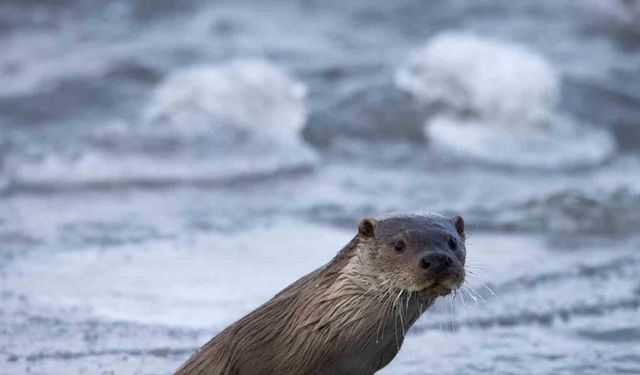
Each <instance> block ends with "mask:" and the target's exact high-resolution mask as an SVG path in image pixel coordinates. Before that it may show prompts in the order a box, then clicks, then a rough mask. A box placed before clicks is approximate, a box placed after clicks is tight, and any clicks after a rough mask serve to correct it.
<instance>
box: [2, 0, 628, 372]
mask: <svg viewBox="0 0 640 375" xmlns="http://www.w3.org/2000/svg"><path fill="white" fill-rule="evenodd" d="M639 9H640V6H638V5H637V3H636V2H629V1H599V0H590V1H585V2H571V1H539V2H525V1H507V0H504V1H499V0H496V1H481V2H478V1H471V0H464V1H463V0H457V1H432V2H420V1H408V0H407V1H395V2H392V3H389V4H377V5H375V6H374V5H372V4H371V3H370V2H364V1H362V2H360V1H349V2H338V1H335V2H334V1H304V2H303V1H298V2H295V1H284V0H283V1H270V2H259V3H258V2H256V3H250V2H245V1H240V2H238V1H234V2H231V1H229V2H225V1H221V2H215V3H209V2H201V1H195V0H193V1H185V2H180V3H179V5H176V4H175V3H173V2H169V1H166V2H165V1H135V2H125V1H99V2H92V4H90V5H89V4H85V2H81V1H73V0H70V1H56V2H50V1H47V2H44V1H42V2H41V1H29V2H4V3H2V4H0V48H1V50H2V51H3V53H2V54H0V82H1V83H2V84H1V85H0V301H1V302H0V363H1V365H0V374H4V373H7V374H15V373H41V374H57V373H60V374H62V373H69V372H71V373H91V374H94V373H104V374H108V373H140V374H167V373H170V372H171V371H172V370H173V369H174V368H175V367H176V366H177V365H179V364H180V363H181V362H182V361H183V360H184V359H185V358H186V357H187V356H188V355H189V353H190V352H191V351H192V350H194V349H195V348H196V347H198V346H199V345H201V344H202V343H204V342H205V341H206V340H208V339H209V338H210V337H211V336H212V335H213V334H215V333H216V332H218V331H220V330H221V329H223V328H224V327H225V326H226V325H228V324H229V323H231V322H233V321H234V320H235V319H237V318H239V317H240V316H241V315H242V314H244V313H246V312H248V311H250V310H251V309H253V308H255V307H256V306H258V305H260V304H261V303H262V302H264V301H265V300H266V299H268V298H269V297H270V296H272V295H273V294H274V293H275V292H277V291H278V290H280V289H281V288H283V287H285V286H286V285H288V284H289V283H290V282H292V281H293V280H295V279H296V278H297V277H300V276H302V275H304V274H306V273H307V272H309V271H311V270H313V269H314V268H316V267H317V266H319V265H321V264H323V263H324V262H326V261H327V260H328V259H330V258H331V257H332V256H333V254H335V253H336V252H337V251H338V250H339V249H340V248H341V247H342V246H343V245H344V244H345V243H346V242H347V241H348V240H349V239H350V238H351V236H353V234H354V233H355V223H356V222H357V220H358V219H359V218H360V217H362V216H368V215H377V214H379V213H383V212H388V211H405V210H411V211H414V210H430V211H435V212H441V213H443V214H462V215H463V216H464V217H465V221H466V222H467V223H468V226H469V231H470V233H471V238H470V240H469V244H468V246H467V247H468V249H469V250H468V252H469V268H468V270H469V271H470V272H472V273H473V274H471V275H470V276H469V278H468V284H469V285H468V287H465V290H464V291H459V292H458V293H457V295H456V297H455V299H453V301H451V300H450V299H449V298H446V299H443V300H442V301H440V302H439V303H438V304H437V305H436V306H434V307H433V308H432V309H430V310H429V311H428V312H427V313H426V314H425V315H424V316H423V317H422V318H421V319H420V320H419V321H418V323H417V325H416V326H415V327H414V329H413V330H412V331H411V332H410V333H409V336H408V337H407V340H406V342H405V345H404V347H403V349H402V350H401V352H400V354H399V356H398V357H397V358H396V360H394V361H393V362H392V363H391V364H390V365H389V366H388V367H387V368H385V369H384V370H383V371H382V372H381V373H385V374H460V373H464V374H516V373H533V374H564V373H566V374H576V373H580V374H608V373H640V350H639V349H638V348H639V347H640V331H639V330H638V327H639V326H640V321H639V320H638V319H639V317H640V314H639V313H638V310H639V308H640V274H639V271H638V270H639V269H640V267H638V264H639V263H640V255H639V254H640V253H639V249H640V237H639V236H638V235H637V229H638V227H639V226H640V214H638V212H640V185H638V181H640V158H639V155H638V150H639V149H640V32H638V30H640V21H639V20H640V18H638V14H640V13H639ZM443 61H446V62H447V63H446V64H443V63H442V62H443ZM514 62H517V64H516V63H514Z"/></svg>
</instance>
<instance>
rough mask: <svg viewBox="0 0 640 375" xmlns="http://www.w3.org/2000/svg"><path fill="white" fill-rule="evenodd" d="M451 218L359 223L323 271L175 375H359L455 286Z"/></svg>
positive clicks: (460, 277)
mask: <svg viewBox="0 0 640 375" xmlns="http://www.w3.org/2000/svg"><path fill="white" fill-rule="evenodd" d="M465 259H466V248H465V231H464V220H463V219H462V217H460V216H455V217H453V218H447V217H444V216H441V215H437V214H430V213H429V214H421V213H410V214H391V215H386V216H382V217H378V218H364V219H362V220H360V222H359V223H358V232H357V234H356V235H355V236H354V237H353V239H352V240H351V241H350V242H349V243H348V244H347V245H346V246H345V247H344V248H343V249H342V250H340V251H339V252H338V254H337V255H336V256H335V257H334V258H333V259H332V260H331V261H330V262H329V263H327V264H325V265H324V266H322V267H320V268H318V269H317V270H315V271H313V272H311V273H310V274H308V275H306V276H304V277H302V278H301V279H299V280H298V281H296V282H295V283H293V284H291V285H290V286H288V287H287V288H285V289H284V290H282V291H281V292H279V293H278V294H276V295H275V296H274V297H273V298H272V299H271V300H269V301H268V302H266V303H265V304H263V305H262V306H260V307H259V308H257V309H256V310H255V311H253V312H251V313H249V314H248V315H247V316H245V317H244V318H242V319H240V320H238V321H237V322H235V323H233V324H232V325H230V326H229V327H227V328H226V329H224V330H223V331H222V332H220V333H219V334H218V335H216V336H215V337H214V338H213V339H211V341H209V342H208V343H206V344H205V345H204V346H202V347H201V348H200V349H199V350H198V351H196V352H195V353H194V354H193V355H192V356H191V357H190V358H189V359H188V360H187V361H186V362H185V363H184V364H183V365H182V366H181V367H180V368H179V369H178V370H177V371H176V372H175V375H221V374H222V375H247V374H250V375H267V374H309V375H311V374H314V375H320V374H331V375H336V374H337V375H342V374H344V375H346V374H349V375H368V374H373V373H375V372H376V371H378V370H380V369H381V368H383V367H384V366H386V365H387V364H388V363H389V362H391V360H392V359H393V358H394V357H395V356H396V354H397V353H398V351H399V350H400V347H401V346H402V342H403V340H404V337H405V333H406V331H407V330H408V329H409V328H410V327H411V326H412V325H413V324H414V323H415V321H416V320H417V319H418V318H419V317H420V315H421V314H422V313H423V312H424V311H425V310H426V309H427V308H429V307H430V306H431V305H432V304H433V302H434V300H435V299H436V298H437V297H438V296H444V295H447V294H449V293H451V292H452V291H454V290H455V289H457V288H458V287H460V285H461V284H462V283H463V281H464V277H465V268H464V264H465Z"/></svg>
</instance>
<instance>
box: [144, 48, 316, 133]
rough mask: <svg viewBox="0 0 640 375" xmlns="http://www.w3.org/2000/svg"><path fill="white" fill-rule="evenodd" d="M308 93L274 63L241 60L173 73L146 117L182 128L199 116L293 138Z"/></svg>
mask: <svg viewBox="0 0 640 375" xmlns="http://www.w3.org/2000/svg"><path fill="white" fill-rule="evenodd" d="M305 97H306V88H305V86H304V84H302V83H301V82H299V81H296V80H295V79H293V78H291V77H289V76H288V75H287V74H286V73H285V72H283V71H282V70H280V69H279V68H278V67H276V66H274V65H273V64H270V63H268V62H266V61H262V60H237V61H234V62H231V63H228V64H224V65H209V66H199V67H193V68H189V69H186V70H183V71H178V72H176V73H174V74H172V75H171V76H169V78H167V79H166V80H165V82H164V83H162V84H161V85H160V87H158V89H157V90H156V92H155V94H154V96H153V99H152V101H151V103H150V105H149V107H148V108H147V111H146V113H145V119H146V121H147V122H148V123H152V124H154V123H158V122H160V123H161V124H163V125H168V126H173V127H177V128H178V129H184V128H186V127H189V126H190V123H191V122H192V121H191V119H192V118H193V117H194V116H198V117H205V118H209V119H211V120H212V121H220V122H225V123H228V124H230V125H232V126H238V127H242V128H252V129H256V130H259V129H264V130H265V131H266V132H270V133H278V134H289V135H290V136H294V137H295V136H298V134H299V131H300V130H301V129H302V127H303V126H304V123H305V121H306V118H307V111H306V105H305ZM198 123H200V121H198ZM187 131H188V130H187Z"/></svg>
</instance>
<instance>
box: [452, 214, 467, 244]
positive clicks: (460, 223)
mask: <svg viewBox="0 0 640 375" xmlns="http://www.w3.org/2000/svg"><path fill="white" fill-rule="evenodd" d="M453 225H454V226H455V227H456V232H458V234H459V235H460V237H462V238H464V219H463V218H462V216H458V215H456V216H454V217H453Z"/></svg>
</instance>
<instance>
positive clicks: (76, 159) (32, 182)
mask: <svg viewBox="0 0 640 375" xmlns="http://www.w3.org/2000/svg"><path fill="white" fill-rule="evenodd" d="M241 149H245V147H241ZM271 151H273V152H265V153H261V154H248V155H240V154H235V155H234V154H232V155H229V157H224V155H222V154H218V155H214V156H212V157H202V158H199V157H197V155H189V154H182V155H177V156H176V155H174V156H171V157H168V158H162V157H159V158H154V157H152V156H149V155H145V154H120V155H117V154H113V153H106V152H100V151H86V152H83V153H81V154H80V155H64V154H50V155H47V156H45V157H44V158H43V159H41V160H37V161H22V160H21V161H17V162H15V163H13V165H12V166H11V170H10V171H9V174H10V177H9V180H10V183H9V184H10V185H13V186H16V187H35V188H53V189H57V188H62V189H67V188H78V187H92V186H118V185H137V184H154V185H156V184H159V185H163V184H192V183H195V184H198V183H203V184H224V183H228V182H233V181H236V180H238V179H242V178H245V177H267V176H271V175H276V174H278V173H287V172H292V171H299V170H302V169H306V168H310V167H311V166H312V165H313V164H314V163H315V156H314V155H313V154H312V153H310V151H309V150H308V149H306V148H304V147H300V148H298V147H296V146H295V145H289V146H288V148H287V149H286V151H287V152H288V153H287V152H284V151H283V150H277V149H272V150H271Z"/></svg>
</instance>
